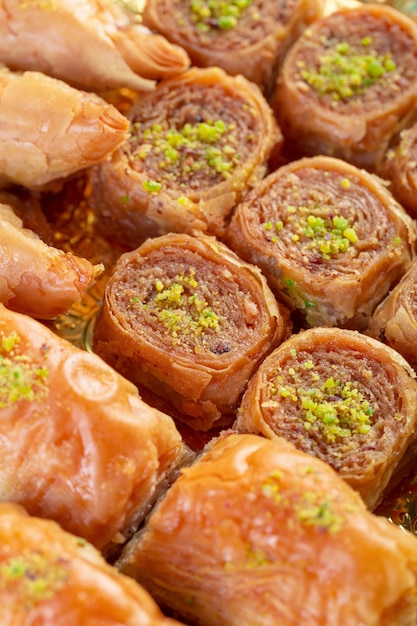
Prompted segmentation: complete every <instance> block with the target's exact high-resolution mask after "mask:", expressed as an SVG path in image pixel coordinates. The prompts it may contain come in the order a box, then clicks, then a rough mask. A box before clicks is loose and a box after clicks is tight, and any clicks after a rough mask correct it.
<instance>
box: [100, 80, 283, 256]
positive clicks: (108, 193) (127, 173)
mask: <svg viewBox="0 0 417 626" xmlns="http://www.w3.org/2000/svg"><path fill="white" fill-rule="evenodd" d="M126 115H127V117H128V118H129V120H130V122H131V127H130V130H131V137H130V138H129V139H128V140H127V141H126V142H125V143H124V144H123V145H122V146H121V147H120V148H119V149H118V150H117V151H116V152H114V153H113V155H112V157H111V158H110V159H108V160H107V161H106V162H103V163H102V164H100V165H99V166H97V167H94V168H92V170H91V175H90V185H91V196H90V198H89V204H90V206H91V207H92V208H93V210H94V212H95V214H96V215H97V218H98V223H99V224H100V227H101V228H102V230H103V233H104V234H105V235H107V236H109V237H111V238H116V239H118V240H120V241H121V242H123V243H125V244H126V245H129V246H130V247H132V248H134V247H136V246H137V245H139V244H140V243H142V242H143V241H144V239H145V238H146V237H148V236H151V237H152V236H157V235H163V234H166V233H168V232H186V233H189V234H193V232H195V231H196V230H200V231H205V232H207V233H208V234H214V235H217V236H219V235H221V233H222V232H223V230H224V227H225V224H226V222H227V220H228V218H229V216H230V214H231V212H232V210H233V208H234V206H235V205H236V204H237V203H238V202H239V200H240V199H241V198H242V197H243V195H244V194H245V193H246V192H247V190H248V189H250V188H251V187H252V186H253V185H254V184H255V182H256V181H257V180H260V179H261V178H263V176H264V175H265V173H266V171H267V164H268V159H269V157H270V155H271V152H272V150H273V149H274V151H275V152H277V153H278V152H279V151H280V146H281V144H282V136H281V133H280V131H279V129H278V127H277V124H276V121H275V119H274V116H273V114H272V110H271V108H270V107H269V105H268V103H267V101H266V99H265V98H264V96H263V95H262V93H261V91H260V90H259V88H258V87H257V86H256V85H254V84H252V83H250V82H249V81H248V80H246V79H245V78H244V77H243V76H228V75H227V74H226V73H225V72H223V71H222V70H220V69H219V68H207V69H199V68H192V69H190V70H189V71H187V72H184V73H183V74H180V75H178V76H176V77H174V78H171V79H167V80H164V81H162V82H161V83H160V84H159V85H158V87H157V88H156V89H155V90H154V91H153V92H152V93H150V94H146V95H145V96H142V97H139V98H138V99H137V100H136V101H135V102H134V103H133V106H132V107H131V109H130V110H129V111H127V113H126Z"/></svg>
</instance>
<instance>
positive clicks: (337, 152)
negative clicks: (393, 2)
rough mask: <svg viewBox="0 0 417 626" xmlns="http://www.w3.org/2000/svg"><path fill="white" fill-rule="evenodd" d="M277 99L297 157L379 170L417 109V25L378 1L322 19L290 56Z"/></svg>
mask: <svg viewBox="0 0 417 626" xmlns="http://www.w3.org/2000/svg"><path fill="white" fill-rule="evenodd" d="M273 100H274V110H275V113H276V116H277V119H278V122H279V124H280V125H281V128H282V129H283V132H284V135H285V140H286V144H287V145H288V147H289V149H290V150H291V152H292V153H293V154H294V155H295V156H314V155H316V154H327V155H329V156H335V157H339V158H343V159H345V160H347V161H349V162H351V163H353V164H355V165H357V166H360V167H364V168H365V169H369V170H372V171H375V170H377V169H378V167H379V165H380V162H381V160H382V158H383V156H384V155H385V153H386V151H387V149H388V146H389V142H390V140H391V138H392V137H393V136H394V135H395V133H397V132H398V131H400V130H401V129H402V128H403V127H404V125H405V124H406V123H407V122H408V120H409V117H410V115H412V113H413V111H414V109H415V107H416V103H417V26H416V24H415V23H414V21H413V20H412V19H411V18H409V17H407V16H406V15H404V14H403V13H401V12H400V11H396V10H395V9H393V8H392V7H389V6H387V5H385V4H376V3H375V4H367V3H366V4H365V3H364V4H362V5H361V4H359V5H358V7H357V8H346V9H342V10H340V11H337V12H335V13H332V14H331V15H329V16H327V17H324V18H322V19H320V20H317V21H316V22H315V23H314V24H312V25H311V27H309V28H308V29H306V31H305V32H304V34H303V35H302V36H301V37H300V38H299V39H298V40H297V42H296V43H295V45H294V46H293V47H292V48H291V50H290V52H289V53H288V55H287V56H286V58H285V60H284V63H283V65H282V68H281V71H280V73H279V76H278V80H277V85H276V89H275V93H274V97H273Z"/></svg>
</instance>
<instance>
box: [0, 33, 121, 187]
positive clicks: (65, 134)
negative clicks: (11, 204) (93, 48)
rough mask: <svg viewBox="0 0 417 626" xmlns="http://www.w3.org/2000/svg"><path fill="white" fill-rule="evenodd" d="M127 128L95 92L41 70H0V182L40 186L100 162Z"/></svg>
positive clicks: (114, 110)
mask: <svg viewBox="0 0 417 626" xmlns="http://www.w3.org/2000/svg"><path fill="white" fill-rule="evenodd" d="M0 38H1V36H0ZM128 130H129V122H128V120H127V119H126V118H125V117H124V116H123V115H122V114H121V113H119V111H118V110H117V109H116V108H115V107H114V106H112V105H111V104H108V103H107V102H106V101H105V100H103V99H102V98H100V97H99V96H97V95H96V94H94V93H88V92H85V91H80V90H78V89H74V88H73V87H70V86H69V85H67V84H66V83H65V82H63V81H61V80H57V79H55V78H50V77H49V76H45V75H44V74H42V73H40V72H23V73H22V72H11V71H9V70H8V69H7V68H0V185H1V186H4V185H7V184H17V185H23V186H24V187H27V188H29V189H32V190H42V189H44V188H45V187H46V186H47V185H48V184H53V183H54V182H55V181H59V180H61V179H63V178H65V177H67V176H70V175H72V174H75V173H77V172H79V171H81V170H84V169H86V168H88V167H90V166H92V165H95V164H97V163H100V161H102V160H103V159H105V158H106V157H107V156H109V155H110V154H111V153H112V152H113V151H114V150H115V149H116V148H118V147H119V146H120V145H121V144H122V143H123V142H124V141H125V140H126V139H127V138H128V136H129V134H128Z"/></svg>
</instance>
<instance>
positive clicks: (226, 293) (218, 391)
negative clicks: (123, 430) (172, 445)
mask: <svg viewBox="0 0 417 626" xmlns="http://www.w3.org/2000/svg"><path fill="white" fill-rule="evenodd" d="M286 322H287V316H285V315H284V313H283V311H281V310H280V309H279V308H278V305H277V303H276V300H275V298H274V297H273V295H272V292H271V291H270V290H269V288H268V286H267V285H266V281H265V279H264V278H263V276H262V275H261V273H260V271H259V270H258V269H257V268H255V267H252V266H251V265H249V264H246V263H244V262H243V261H240V259H238V258H237V257H236V256H235V255H234V254H233V253H232V252H230V251H229V250H228V249H227V248H226V246H224V245H222V244H220V243H218V242H216V240H215V239H214V238H211V237H207V236H200V237H191V236H189V235H181V234H179V235H175V234H170V235H165V236H163V237H158V238H154V239H152V240H148V241H147V242H145V243H144V244H142V246H141V247H140V248H138V249H137V250H135V251H133V252H130V253H127V254H125V255H124V256H123V257H122V258H121V260H120V261H119V263H118V265H117V267H116V269H115V271H114V273H113V275H112V277H111V278H110V280H109V283H108V285H107V287H106V293H105V298H104V302H103V307H102V310H101V312H100V314H99V317H98V320H97V322H96V327H95V335H94V349H95V351H96V352H97V353H98V354H99V355H101V356H102V357H103V358H104V359H105V360H106V361H107V362H108V363H110V364H111V365H112V366H113V367H114V368H115V369H116V370H118V371H119V372H120V373H123V375H124V376H126V377H127V378H129V379H130V380H131V381H132V382H134V383H135V384H136V385H138V387H139V389H141V388H145V389H147V390H150V391H151V392H152V393H154V394H156V395H157V396H161V397H163V398H165V399H167V400H168V401H169V402H171V403H172V405H173V406H174V407H176V409H177V410H178V411H179V412H180V413H181V414H182V415H183V420H184V421H188V422H189V423H190V424H191V425H192V426H193V427H195V428H196V429H201V430H205V429H208V428H210V427H211V426H212V425H213V423H214V422H216V421H218V420H220V419H223V418H225V419H227V420H228V421H230V414H234V411H235V409H236V408H237V406H238V404H239V401H240V398H241V395H242V393H243V390H244V387H245V386H246V382H247V380H248V378H249V377H250V375H251V374H252V372H253V371H254V370H255V368H256V366H257V365H258V364H259V362H260V361H261V360H262V359H263V358H264V357H265V356H266V354H268V353H269V352H270V351H271V350H272V349H273V348H274V347H275V346H276V345H277V344H278V343H279V342H280V341H281V340H282V338H283V337H284V333H285V332H286V331H287V326H286Z"/></svg>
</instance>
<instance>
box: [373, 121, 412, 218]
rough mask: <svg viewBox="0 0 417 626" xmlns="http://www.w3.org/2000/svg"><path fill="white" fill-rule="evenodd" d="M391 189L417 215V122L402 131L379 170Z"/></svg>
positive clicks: (408, 209)
mask: <svg viewBox="0 0 417 626" xmlns="http://www.w3.org/2000/svg"><path fill="white" fill-rule="evenodd" d="M379 174H380V176H382V178H385V179H387V180H388V181H389V182H390V187H389V188H390V190H391V192H392V194H393V196H394V197H395V198H397V200H398V201H399V202H400V203H401V204H402V205H403V207H405V208H406V210H407V211H408V213H409V214H410V215H411V216H412V217H414V218H416V217H417V122H414V123H413V124H412V125H411V126H410V127H409V128H407V129H404V130H403V131H401V133H400V134H399V136H398V137H397V138H396V141H395V142H394V144H393V145H392V146H391V147H390V148H389V150H388V151H387V153H386V155H385V158H384V160H383V161H382V165H381V168H380V170H379Z"/></svg>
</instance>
